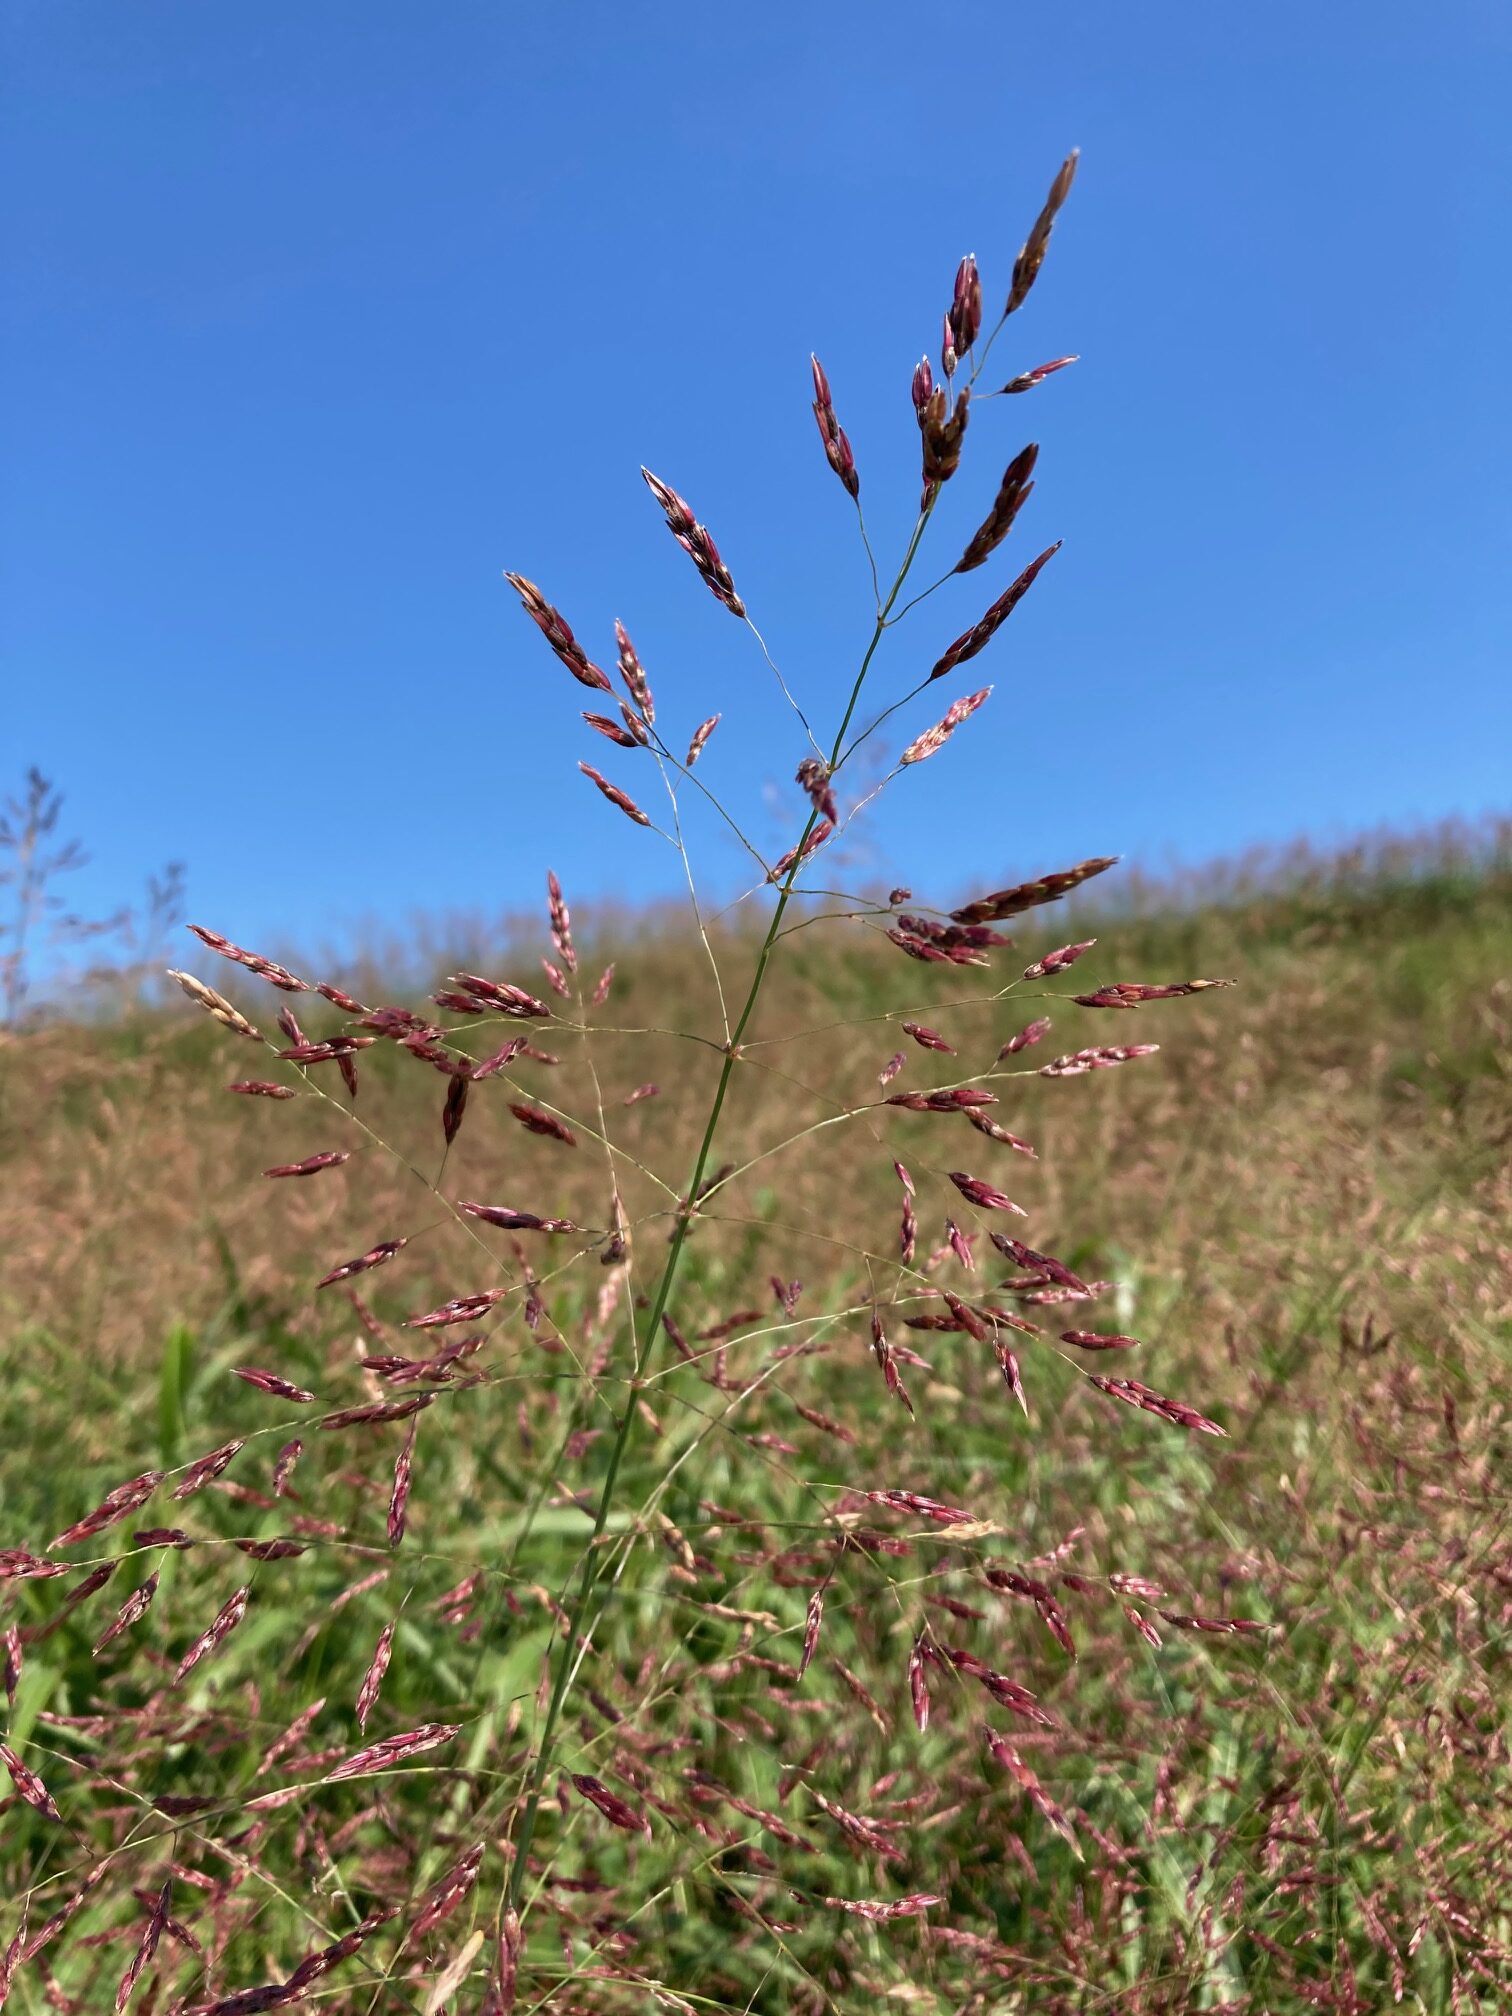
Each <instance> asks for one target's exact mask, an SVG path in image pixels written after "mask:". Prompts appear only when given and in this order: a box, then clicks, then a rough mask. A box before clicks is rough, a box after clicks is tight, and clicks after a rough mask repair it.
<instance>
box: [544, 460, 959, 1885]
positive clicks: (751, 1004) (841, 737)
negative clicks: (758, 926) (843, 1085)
mask: <svg viewBox="0 0 1512 2016" xmlns="http://www.w3.org/2000/svg"><path fill="white" fill-rule="evenodd" d="M933 508H934V497H933V496H931V497H930V498H929V500H928V501H927V502H926V504H925V506H924V508H923V509H922V510H921V511H920V513H919V516H918V520H917V522H916V523H915V526H914V529H913V536H912V537H911V538H910V540H909V542H908V550H907V552H906V553H905V554H904V556H903V564H902V565H901V567H900V568H899V569H898V574H897V578H896V579H895V580H894V582H893V585H892V588H891V590H890V591H889V593H888V596H887V600H886V602H885V603H884V604H883V605H882V607H881V609H880V610H879V611H878V614H877V619H876V624H875V627H874V628H873V630H872V634H871V639H870V642H869V643H868V644H867V647H866V650H865V653H864V654H863V656H862V659H861V665H860V669H859V671H858V672H857V674H856V680H855V684H854V685H853V686H852V688H851V693H850V699H849V701H848V703H847V705H846V709H845V713H844V715H843V717H842V719H841V722H840V726H839V728H838V729H837V731H836V733H835V737H834V743H833V746H832V748H831V750H830V758H829V767H830V769H831V770H833V769H834V767H835V766H836V764H837V763H838V762H839V760H840V753H841V751H842V749H843V748H844V745H845V737H846V734H847V733H848V731H849V729H850V724H851V720H852V718H853V716H854V714H855V711H856V708H857V706H858V704H859V703H860V699H861V692H862V689H863V687H864V686H865V684H866V677H867V674H868V672H869V671H870V670H871V664H872V659H873V658H874V657H875V656H876V651H877V646H878V645H879V644H880V643H881V641H882V636H883V632H884V631H885V630H886V628H887V619H888V617H889V615H890V614H891V613H892V608H893V604H894V603H895V602H896V601H897V599H898V596H899V595H900V594H901V592H902V590H903V586H904V583H905V582H906V581H907V579H908V576H909V571H910V569H911V568H912V566H913V563H914V560H915V558H916V556H917V554H918V551H919V546H920V542H921V541H922V540H923V537H924V532H925V528H926V527H927V525H928V523H929V518H930V513H931V512H932V510H933ZM819 819H820V812H819V808H818V807H817V806H814V807H813V808H812V809H811V810H810V812H809V815H808V818H807V820H806V821H805V822H804V827H803V831H802V833H801V834H800V835H799V839H798V844H797V846H796V847H795V848H794V849H793V858H792V865H791V866H790V867H789V869H788V871H787V874H786V876H785V877H784V879H783V882H782V884H781V887H780V889H779V892H778V896H777V900H776V902H775V903H774V904H773V906H772V916H771V921H770V922H769V924H768V926H767V930H766V936H765V937H764V938H763V940H762V942H761V947H760V950H759V951H758V953H757V955H756V964H755V968H754V970H753V972H752V974H751V984H750V987H749V989H748V990H747V993H746V998H745V1002H744V1005H743V1006H742V1008H741V1010H740V1013H739V1015H738V1016H737V1017H736V1020H735V1026H734V1028H733V1029H732V1030H731V1032H730V1040H729V1043H728V1045H727V1046H726V1051H725V1059H724V1063H723V1064H722V1065H721V1067H720V1072H719V1079H718V1082H717V1084H716V1086H715V1088H714V1097H713V1100H712V1101H711V1103H710V1107H709V1117H708V1120H707V1122H706V1124H705V1126H704V1131H703V1139H702V1141H701V1142H700V1143H699V1148H698V1154H697V1156H696V1157H695V1158H694V1163H693V1169H692V1173H691V1175H690V1176H689V1179H688V1188H687V1192H686V1196H687V1199H688V1204H687V1208H686V1209H684V1210H682V1211H681V1212H680V1213H679V1215H678V1219H677V1223H676V1225H675V1227H674V1229H673V1234H672V1242H671V1245H670V1246H669V1248H668V1251H667V1258H666V1261H665V1262H664V1264H663V1266H662V1271H661V1278H660V1280H659V1281H658V1282H657V1286H656V1292H655V1294H654V1295H653V1297H652V1299H651V1307H650V1309H649V1310H648V1312H647V1315H646V1320H645V1322H644V1324H643V1325H642V1326H641V1328H640V1332H639V1335H638V1337H637V1338H636V1345H635V1360H634V1370H633V1373H632V1377H631V1386H630V1392H629V1393H628V1394H627V1396H626V1401H625V1406H624V1411H623V1413H622V1415H621V1418H620V1424H619V1428H618V1430H617V1432H616V1434H615V1437H614V1441H613V1444H612V1445H611V1447H610V1451H609V1462H608V1467H607V1469H606V1471H605V1475H604V1481H603V1484H602V1486H601V1487H600V1491H599V1503H598V1512H597V1514H596V1516H595V1519H594V1524H593V1531H592V1533H591V1535H590V1536H589V1539H588V1543H587V1546H586V1547H585V1549H584V1552H583V1558H582V1565H581V1567H580V1569H579V1571H578V1576H577V1584H578V1586H577V1593H576V1596H575V1598H574V1599H573V1602H572V1605H571V1607H570V1609H569V1611H568V1623H567V1627H566V1630H565V1632H564V1634H563V1638H562V1645H561V1650H560V1652H559V1654H558V1657H557V1669H556V1678H555V1680H554V1682H553V1685H552V1690H551V1698H550V1700H549V1702H548V1704H547V1708H546V1716H545V1720H544V1722H543V1724H542V1727H541V1734H540V1739H539V1742H538V1744H537V1747H536V1762H535V1768H534V1770H533V1772H532V1774H531V1779H530V1788H529V1791H528V1793H527V1794H526V1799H525V1804H524V1808H523V1810H522V1812H521V1815H520V1824H519V1830H518V1833H517V1834H516V1837H515V1841H514V1857H513V1862H512V1865H511V1868H510V1875H509V1908H510V1909H517V1908H518V1906H519V1903H520V1901H521V1894H522V1889H523V1885H524V1880H525V1873H526V1858H527V1856H528V1855H529V1852H530V1844H531V1841H532V1839H533V1838H534V1834H535V1824H536V1815H537V1813H538V1812H539V1811H540V1804H541V1795H542V1791H543V1788H544V1786H545V1784H546V1780H547V1778H548V1776H549V1775H550V1772H551V1768H552V1764H553V1761H554V1755H555V1752H554V1748H553V1745H554V1739H555V1736H556V1728H557V1723H558V1721H559V1719H560V1717H561V1713H562V1709H563V1706H564V1704H565V1702H566V1699H567V1693H568V1689H569V1688H570V1687H571V1684H572V1676H573V1673H574V1671H575V1670H576V1664H577V1660H578V1657H579V1651H578V1646H579V1637H580V1634H581V1633H582V1631H583V1628H584V1625H585V1624H586V1622H587V1619H588V1610H589V1606H590V1605H591V1603H592V1601H593V1597H594V1592H595V1590H596V1589H597V1587H598V1582H599V1576H600V1570H599V1562H600V1560H601V1558H602V1556H601V1551H600V1546H599V1543H600V1541H601V1540H602V1538H603V1535H604V1531H605V1528H606V1527H607V1525H608V1522H609V1516H610V1513H611V1511H612V1510H613V1506H614V1487H615V1483H616V1480H617V1479H618V1476H619V1471H620V1465H621V1462H622V1461H623V1459H624V1454H625V1450H626V1448H627V1446H628V1444H629V1440H630V1435H631V1432H632V1429H633V1426H634V1422H635V1418H636V1415H635V1405H634V1400H635V1395H636V1393H637V1392H638V1391H639V1390H640V1386H641V1383H642V1381H643V1380H644V1378H645V1376H646V1372H647V1370H648V1368H649V1366H650V1362H651V1356H652V1353H653V1351H654V1350H655V1346H656V1338H657V1334H658V1332H659V1330H660V1328H661V1322H662V1318H663V1316H664V1315H665V1314H666V1311H667V1304H668V1302H669V1301H670V1299H671V1295H672V1289H673V1286H674V1284H675V1282H676V1280H677V1271H678V1266H679V1264H680V1262H681V1260H682V1255H683V1248H684V1246H685V1245H686V1243H687V1238H688V1229H689V1227H690V1225H691V1224H692V1221H693V1216H694V1213H695V1211H696V1209H697V1205H696V1202H695V1200H696V1199H697V1197H698V1195H699V1191H700V1189H701V1188H702V1185H703V1181H704V1177H705V1175H706V1174H707V1172H708V1167H709V1158H710V1156H711V1155H712V1154H713V1152H714V1142H715V1138H716V1136H717V1134H718V1132H719V1122H720V1116H721V1115H722V1114H723V1112H724V1104H725V1097H726V1095H727V1093H728V1092H729V1089H730V1081H731V1079H732V1078H733V1077H734V1074H735V1067H736V1065H737V1064H738V1063H739V1061H740V1044H741V1040H742V1038H743V1037H744V1035H745V1032H746V1030H747V1029H748V1028H749V1026H750V1022H751V1017H752V1016H753V1015H754V1014H755V1012H756V1006H757V1003H758V1002H759V1000H760V998H761V990H762V986H763V984H764V982H765V980H766V976H767V969H768V967H769V965H770V963H771V958H772V953H773V950H774V949H775V947H776V944H777V941H778V938H779V936H780V934H781V931H782V920H783V918H784V916H785V915H786V913H787V908H788V904H789V903H790V901H791V900H792V895H793V888H794V885H795V883H796V882H797V879H798V876H799V874H800V873H801V871H802V868H803V865H804V858H805V855H804V850H805V847H806V845H807V843H808V841H809V839H810V837H811V836H812V834H813V832H814V829H815V827H816V826H817V825H818V824H819ZM634 1320H635V1319H634V1312H633V1308H632V1314H631V1322H632V1325H633V1324H634Z"/></svg>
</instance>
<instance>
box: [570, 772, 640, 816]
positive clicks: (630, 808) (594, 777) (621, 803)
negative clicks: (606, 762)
mask: <svg viewBox="0 0 1512 2016" xmlns="http://www.w3.org/2000/svg"><path fill="white" fill-rule="evenodd" d="M578 768H579V770H581V771H582V773H583V775H584V776H585V777H586V778H587V779H588V780H589V782H590V783H592V784H596V785H597V786H598V788H599V790H600V791H602V792H603V794H604V796H605V797H606V798H607V799H608V800H609V803H610V804H611V805H617V806H618V807H619V809H620V811H621V812H623V813H624V815H625V817H626V818H627V819H633V820H634V821H635V823H636V825H637V826H649V825H650V824H651V819H650V815H649V814H648V813H645V812H642V810H641V808H640V807H639V805H637V804H636V802H635V800H634V799H633V798H631V797H629V796H628V795H627V794H626V793H625V792H623V791H621V789H620V788H619V786H618V785H617V784H611V783H610V782H609V779H608V778H607V777H606V776H605V775H604V773H603V771H602V770H595V769H594V767H593V765H592V764H591V763H579V765H578Z"/></svg>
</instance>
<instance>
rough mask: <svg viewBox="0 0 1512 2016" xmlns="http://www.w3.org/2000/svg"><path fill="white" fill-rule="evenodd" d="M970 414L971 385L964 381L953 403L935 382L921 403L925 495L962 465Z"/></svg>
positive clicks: (943, 389)
mask: <svg viewBox="0 0 1512 2016" xmlns="http://www.w3.org/2000/svg"><path fill="white" fill-rule="evenodd" d="M970 418H971V388H970V387H969V386H966V385H963V386H962V387H961V389H960V391H959V393H958V394H957V395H956V402H955V405H954V406H951V404H950V395H949V394H948V392H947V391H946V389H945V387H944V386H943V385H936V387H935V388H934V390H933V391H932V392H931V393H930V395H929V397H928V399H927V400H926V401H925V403H924V414H923V419H922V421H921V423H920V424H921V426H922V429H923V436H924V497H925V500H926V501H927V500H928V497H929V493H930V491H931V490H937V489H938V488H939V487H940V485H941V484H942V483H948V482H949V481H950V479H951V477H952V476H954V474H955V472H956V471H957V469H959V468H960V466H961V444H962V442H963V441H964V440H965V438H966V423H967V422H968V421H969V420H970Z"/></svg>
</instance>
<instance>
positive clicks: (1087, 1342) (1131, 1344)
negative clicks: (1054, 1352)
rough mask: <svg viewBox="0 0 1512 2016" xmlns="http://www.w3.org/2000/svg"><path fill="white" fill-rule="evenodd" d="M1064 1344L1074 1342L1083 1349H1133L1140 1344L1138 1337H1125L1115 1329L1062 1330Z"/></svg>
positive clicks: (1079, 1348)
mask: <svg viewBox="0 0 1512 2016" xmlns="http://www.w3.org/2000/svg"><path fill="white" fill-rule="evenodd" d="M1060 1335H1061V1342H1062V1343H1063V1344H1074V1345H1076V1347H1077V1348H1078V1350H1081V1351H1133V1350H1135V1349H1136V1348H1137V1346H1138V1344H1139V1339H1138V1338H1137V1337H1125V1336H1124V1335H1123V1334H1122V1333H1121V1332H1119V1331H1114V1330H1062V1332H1061V1333H1060Z"/></svg>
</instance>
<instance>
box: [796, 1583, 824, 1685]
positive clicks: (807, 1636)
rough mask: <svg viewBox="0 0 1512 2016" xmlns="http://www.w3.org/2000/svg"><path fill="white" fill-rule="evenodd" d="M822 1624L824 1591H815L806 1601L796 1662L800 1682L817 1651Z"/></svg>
mask: <svg viewBox="0 0 1512 2016" xmlns="http://www.w3.org/2000/svg"><path fill="white" fill-rule="evenodd" d="M823 1622H824V1591H823V1590H822V1589H816V1590H815V1591H814V1593H813V1595H812V1596H810V1598H809V1600H808V1615H807V1617H806V1618H805V1620H804V1625H803V1652H802V1656H801V1657H800V1658H799V1661H798V1678H799V1679H800V1680H801V1679H802V1678H803V1676H804V1674H805V1673H807V1671H808V1669H809V1667H810V1665H811V1664H812V1662H813V1657H814V1654H815V1653H816V1652H817V1651H818V1649H819V1626H820V1625H821V1624H822V1623H823Z"/></svg>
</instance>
